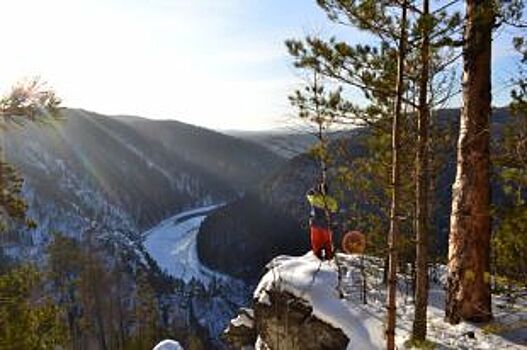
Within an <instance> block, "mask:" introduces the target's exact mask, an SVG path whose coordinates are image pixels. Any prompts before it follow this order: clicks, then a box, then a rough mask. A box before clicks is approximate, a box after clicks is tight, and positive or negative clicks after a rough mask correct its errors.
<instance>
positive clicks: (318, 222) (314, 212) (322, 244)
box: [306, 183, 338, 260]
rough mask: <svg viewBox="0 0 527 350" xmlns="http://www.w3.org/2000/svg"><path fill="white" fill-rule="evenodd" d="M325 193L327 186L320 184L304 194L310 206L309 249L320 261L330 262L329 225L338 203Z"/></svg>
mask: <svg viewBox="0 0 527 350" xmlns="http://www.w3.org/2000/svg"><path fill="white" fill-rule="evenodd" d="M327 192H328V188H327V186H326V185H325V184H323V183H322V184H319V185H318V186H316V187H314V188H312V189H310V190H309V191H308V192H307V194H306V196H307V200H308V202H309V204H310V205H311V212H310V215H309V229H310V235H311V249H312V250H313V254H315V255H316V256H317V257H318V258H319V259H320V260H331V259H332V258H333V253H334V252H333V241H332V235H333V234H332V232H331V229H330V225H331V217H332V215H333V214H334V213H336V212H337V209H338V203H337V201H336V200H335V198H333V197H331V196H329V195H328V194H327Z"/></svg>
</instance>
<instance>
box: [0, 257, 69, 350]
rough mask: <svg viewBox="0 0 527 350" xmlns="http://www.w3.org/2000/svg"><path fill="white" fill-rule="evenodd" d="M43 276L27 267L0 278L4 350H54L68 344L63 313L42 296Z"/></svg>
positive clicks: (0, 336) (0, 338)
mask: <svg viewBox="0 0 527 350" xmlns="http://www.w3.org/2000/svg"><path fill="white" fill-rule="evenodd" d="M42 277H43V276H42V274H41V273H40V272H39V271H38V270H37V269H36V268H35V267H33V266H30V265H23V266H20V267H17V268H15V269H13V270H11V271H10V272H8V273H6V274H3V275H0V348H1V349H12V350H40V349H52V348H54V347H55V346H62V345H64V344H66V342H67V330H66V327H65V324H64V322H63V319H62V310H61V309H60V307H58V306H56V305H55V303H54V302H53V300H51V299H50V298H49V297H46V296H44V295H42V292H43V288H44V283H43V278H42Z"/></svg>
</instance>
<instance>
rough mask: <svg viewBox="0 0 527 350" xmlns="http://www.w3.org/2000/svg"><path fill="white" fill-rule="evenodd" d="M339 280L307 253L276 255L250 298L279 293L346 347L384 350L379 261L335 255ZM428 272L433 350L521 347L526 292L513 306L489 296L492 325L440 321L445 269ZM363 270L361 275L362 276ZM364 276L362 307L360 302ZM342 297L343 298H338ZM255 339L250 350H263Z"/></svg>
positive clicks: (401, 287)
mask: <svg viewBox="0 0 527 350" xmlns="http://www.w3.org/2000/svg"><path fill="white" fill-rule="evenodd" d="M338 261H339V264H340V269H341V273H342V281H341V284H340V286H339V287H338V286H337V285H338V273H337V266H336V264H335V263H334V262H333V261H331V262H320V261H319V260H318V259H317V258H316V257H315V256H314V255H313V254H312V253H307V254H306V255H304V256H301V257H289V256H279V257H277V258H275V259H274V260H273V261H271V262H270V263H269V265H268V269H269V271H268V272H267V273H266V274H265V276H264V277H263V278H262V280H261V281H260V284H259V285H258V287H257V289H256V290H255V292H254V298H255V299H256V300H258V301H259V302H262V303H269V298H268V294H267V293H266V291H268V290H271V289H273V288H279V289H281V290H285V291H287V292H289V293H291V294H293V295H295V296H297V297H299V298H302V299H304V300H306V301H308V302H309V303H310V305H311V306H312V307H313V314H314V315H315V316H316V317H318V318H319V319H321V320H323V321H325V322H327V323H328V324H331V325H332V326H334V327H337V328H340V329H342V330H343V332H344V333H345V334H346V335H347V336H348V338H349V339H350V340H351V341H350V344H349V346H348V349H384V348H385V335H384V332H385V328H384V320H385V317H386V307H385V303H386V287H385V286H384V284H383V283H382V279H383V261H382V260H380V259H377V258H373V257H369V256H365V257H359V256H350V255H344V254H339V255H338ZM432 270H433V271H431V276H430V277H431V278H430V281H431V282H430V292H429V306H428V313H427V316H428V340H430V341H432V342H433V343H434V346H435V349H493V350H498V349H527V291H525V292H524V293H523V294H521V293H520V294H519V296H517V297H515V299H514V304H511V303H509V302H507V297H506V296H504V295H493V310H494V321H493V322H491V323H490V324H487V325H477V324H471V323H466V322H462V323H460V324H459V325H456V326H452V325H450V324H448V323H445V322H444V300H445V290H444V285H443V283H442V282H444V280H445V274H446V268H445V267H444V266H437V267H435V268H434V269H432ZM363 272H364V273H363ZM363 276H366V281H365V282H366V283H365V285H366V296H367V303H366V304H364V302H363V300H362V296H363V293H362V287H363V285H364V281H363ZM410 280H411V278H410V276H409V275H405V274H402V273H401V274H399V276H398V286H397V288H398V290H397V329H396V343H397V348H398V349H404V348H405V346H404V343H405V342H406V341H407V340H408V339H409V338H410V334H411V330H412V322H413V315H414V305H413V297H412V295H411V294H412V293H411V284H410ZM339 294H342V295H343V298H340V297H339ZM262 343H263V342H262V341H261V340H260V343H257V344H256V346H255V348H256V349H265V345H264V344H262Z"/></svg>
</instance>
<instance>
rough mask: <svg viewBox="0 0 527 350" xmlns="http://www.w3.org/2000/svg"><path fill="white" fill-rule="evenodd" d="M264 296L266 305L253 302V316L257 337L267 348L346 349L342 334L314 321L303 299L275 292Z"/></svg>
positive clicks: (286, 293)
mask: <svg viewBox="0 0 527 350" xmlns="http://www.w3.org/2000/svg"><path fill="white" fill-rule="evenodd" d="M268 296H269V303H261V302H255V304H254V314H255V324H256V330H257V333H258V336H259V337H260V339H261V341H262V342H264V343H265V344H266V345H267V346H268V347H269V348H270V349H288V350H297V349H298V350H310V349H312V350H323V349H328V350H330V349H331V350H338V349H346V347H347V345H348V343H349V339H348V337H347V336H346V335H345V334H344V333H343V331H342V330H340V329H337V328H335V327H333V326H331V325H329V324H328V323H326V322H323V321H322V320H320V319H319V318H317V317H316V316H315V315H314V314H313V308H312V307H311V306H310V305H309V304H308V303H307V302H306V301H305V300H302V299H300V298H297V297H295V296H294V295H292V294H290V293H288V292H285V291H279V290H273V291H269V292H268Z"/></svg>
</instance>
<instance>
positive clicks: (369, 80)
mask: <svg viewBox="0 0 527 350" xmlns="http://www.w3.org/2000/svg"><path fill="white" fill-rule="evenodd" d="M318 4H319V5H320V6H321V7H322V8H323V9H324V10H325V11H326V12H327V14H328V16H329V18H330V19H332V20H334V21H335V22H338V23H344V24H348V25H351V26H354V27H357V28H359V29H361V30H365V31H368V32H370V33H371V34H374V35H375V36H376V37H377V39H378V43H377V45H372V46H370V45H356V46H354V47H352V46H350V45H348V44H347V43H345V42H338V41H336V40H335V39H334V38H331V39H330V40H329V41H324V40H321V39H318V38H313V37H308V38H307V39H306V40H305V41H304V42H301V41H295V40H290V41H288V42H287V46H288V48H289V52H290V53H291V55H292V56H293V57H295V65H296V66H297V67H299V68H311V69H315V70H316V71H318V72H320V74H322V75H323V76H325V77H327V78H330V79H332V80H333V81H334V82H335V83H337V84H342V85H343V86H344V87H345V89H344V91H346V90H348V89H350V88H358V89H360V90H361V91H362V92H363V93H364V96H365V97H366V99H367V100H369V102H370V103H369V104H368V105H367V106H365V107H364V106H359V105H358V104H353V103H351V102H349V101H346V100H344V102H342V101H341V102H340V103H339V104H338V107H339V110H338V111H337V112H336V113H335V115H336V118H335V119H336V122H340V123H342V124H355V125H368V126H370V127H371V128H372V130H374V131H372V133H377V134H378V135H386V134H388V135H390V136H391V137H392V142H391V146H390V148H391V149H390V151H391V152H390V154H391V156H392V159H391V161H390V163H391V165H390V172H392V178H391V179H388V180H386V181H387V185H385V186H382V188H384V189H388V190H389V191H392V192H391V193H390V194H389V197H390V198H391V199H392V208H390V209H387V211H388V210H389V211H390V215H389V222H390V242H389V243H390V247H389V249H388V253H389V254H390V255H391V257H392V259H391V261H392V263H391V264H390V268H391V270H390V274H391V276H394V275H395V270H396V269H397V265H398V264H397V263H396V260H397V259H395V252H396V250H399V251H403V250H404V251H407V250H408V247H409V244H408V243H407V244H406V246H404V245H403V242H405V241H406V242H410V241H411V238H410V237H408V236H407V237H404V238H405V239H404V240H403V239H402V237H399V235H397V233H398V232H399V231H400V225H408V223H410V222H411V220H404V221H405V222H400V221H401V220H400V219H401V218H407V219H408V218H411V217H413V215H414V211H415V209H414V210H411V212H412V213H410V214H409V215H404V212H403V211H406V210H407V209H408V208H413V205H414V204H415V205H419V206H421V204H426V200H425V199H424V198H423V197H422V195H423V192H422V191H421V200H420V201H418V202H417V203H416V201H415V200H414V201H410V202H413V203H414V204H410V205H407V204H404V203H403V202H405V203H407V201H406V200H405V201H402V196H403V195H406V193H407V192H408V193H410V192H413V191H414V190H415V189H416V186H415V185H414V190H409V189H408V188H407V186H406V184H407V183H409V182H407V181H406V180H407V179H408V177H406V178H405V179H404V180H402V179H401V177H400V176H399V175H398V174H399V173H400V172H401V171H406V172H407V171H408V170H409V169H408V167H407V166H406V165H405V164H404V163H406V161H407V160H406V159H405V156H404V155H403V154H408V152H402V149H403V148H404V149H405V151H406V149H415V148H414V147H415V141H413V140H412V137H411V135H412V134H414V135H416V134H415V131H414V130H415V126H414V125H415V123H414V122H413V121H412V120H411V118H410V113H409V112H408V108H412V109H414V113H415V110H419V107H420V111H421V112H424V114H423V113H421V115H426V118H427V115H428V114H429V112H428V111H429V110H431V108H432V107H433V100H434V99H433V98H431V97H430V96H429V94H428V93H427V91H423V93H422V98H421V101H420V102H421V104H419V103H418V102H415V98H414V97H415V96H418V95H419V93H420V90H423V88H422V87H423V86H424V87H426V88H427V87H428V86H429V85H431V84H432V81H433V77H434V76H435V75H439V74H441V72H442V71H443V70H444V69H445V68H446V67H447V66H448V65H449V64H450V63H451V62H450V59H449V61H445V60H443V59H440V58H439V57H440V56H441V55H440V53H439V52H440V50H441V48H443V47H445V46H453V45H455V44H456V42H455V38H456V36H455V34H456V33H457V31H458V30H459V16H458V15H457V14H453V15H448V14H447V12H446V11H445V8H446V7H445V8H442V9H439V10H437V11H436V12H435V13H434V16H428V15H426V13H425V14H424V13H423V11H421V10H420V9H417V8H416V7H415V3H414V2H412V1H407V2H401V1H338V0H325V1H324V0H319V1H318ZM404 8H406V11H407V12H410V13H411V15H412V16H411V19H408V24H407V25H406V26H403V27H407V29H405V30H401V25H402V24H404V23H405V21H401V16H400V14H401V13H402V12H404V11H403V9H404ZM394 9H395V11H394ZM398 14H399V15H398ZM408 17H409V16H408ZM416 17H417V20H415V18H416ZM432 28H433V30H432ZM424 34H428V35H424ZM427 37H428V38H429V40H426V38H427ZM401 39H405V40H402V41H403V42H405V41H406V45H405V46H408V50H404V51H408V52H407V54H405V55H404V59H403V60H400V62H399V63H401V64H402V66H404V65H405V62H407V64H406V67H407V68H406V69H399V72H401V73H402V74H400V75H398V74H397V72H398V69H397V68H398V66H397V65H396V64H395V63H396V62H397V57H399V56H400V53H401V50H400V46H399V45H400V43H401ZM427 42H428V44H427ZM427 45H428V46H433V49H430V50H428V49H427V47H426V46H427ZM418 47H422V48H423V49H422V52H424V53H425V55H424V57H425V61H424V62H423V59H422V56H419V55H417V56H416V55H415V54H413V49H414V48H418ZM452 61H453V60H452ZM410 62H411V63H410ZM427 65H428V67H429V68H428V67H427ZM414 67H421V68H419V69H415V68H414ZM399 68H401V65H399ZM423 69H424V70H426V71H427V73H428V71H429V70H430V74H429V75H428V74H427V75H423V74H422V72H423ZM398 78H401V79H402V80H400V79H398ZM398 83H400V84H398ZM396 86H398V87H399V89H397V88H396ZM341 91H342V90H341ZM449 96H450V94H449V93H447V94H446V95H445V96H443V97H442V98H445V99H447V98H448V97H449ZM397 97H399V98H398V100H399V103H394V101H395V100H397ZM398 105H400V111H398V112H396V111H397V109H398V108H396V106H398ZM395 115H398V118H394V116H395ZM395 119H397V120H395ZM394 120H395V123H393V124H395V125H392V127H390V124H392V122H393V121H394ZM393 126H395V127H393ZM421 126H422V127H423V128H422V130H425V128H428V123H427V120H425V122H424V123H422V124H421ZM426 130H427V129H426ZM421 135H422V134H421ZM414 138H415V137H414ZM377 143H378V142H377ZM426 143H427V140H426V138H425V140H424V141H423V142H422V144H424V145H426ZM412 144H413V145H414V146H411V145H412ZM386 145H390V143H385V144H384V146H386ZM423 149H424V150H426V147H425V148H421V150H423ZM377 151H379V150H377ZM421 154H422V157H421V158H420V161H423V160H424V159H425V158H426V157H427V156H428V155H427V154H424V153H421ZM368 163H369V164H371V162H369V161H368V160H366V161H365V162H364V164H365V165H366V166H369V165H367V164H368ZM384 163H386V161H384ZM420 165H421V168H420V169H423V170H426V168H427V167H425V168H423V167H422V162H421V163H420ZM369 170H370V171H369V173H370V174H371V168H370V169H369ZM339 171H340V173H341V177H342V178H344V179H349V178H350V177H351V176H356V175H354V174H356V173H357V172H356V171H355V172H354V171H346V170H342V169H339ZM350 173H351V176H349V175H350ZM410 173H411V174H413V172H410ZM359 176H360V175H359ZM412 176H414V175H412ZM352 181H353V180H352ZM367 183H368V181H367V180H366V181H363V182H362V184H363V185H366V184H367ZM425 187H428V183H427V181H424V182H422V186H419V189H420V190H421V189H422V188H425ZM425 194H426V193H425ZM377 196H378V195H377ZM381 207H383V204H381ZM424 208H425V209H424V210H423V209H422V210H420V211H419V215H420V217H421V225H420V230H421V233H423V231H422V228H423V226H424V224H426V222H425V220H424V219H426V220H428V212H427V209H426V206H425V207H424ZM409 226H410V227H411V224H410V225H409ZM412 230H413V229H412V228H410V229H409V230H408V231H410V232H411V231H412ZM393 233H395V236H396V239H393V236H394V235H393ZM424 236H426V234H424ZM426 241H427V240H426V237H424V238H423V239H420V242H421V245H420V248H419V249H420V254H419V255H420V261H419V269H420V271H424V272H422V273H421V277H422V276H423V273H424V274H425V275H426V274H427V266H426V263H427V256H426V250H424V251H423V249H422V248H423V244H427V242H426ZM423 266H424V267H423ZM425 278H426V277H425ZM390 282H391V284H392V285H395V282H394V281H393V278H392V279H391V280H390ZM419 282H420V284H421V286H423V285H424V286H425V288H424V289H425V290H423V288H421V289H420V293H419V295H420V298H419V299H420V303H419V307H420V312H421V313H420V314H423V312H422V309H423V305H424V308H425V311H424V314H425V315H426V300H424V303H423V298H422V296H423V294H426V293H427V286H426V281H425V282H424V283H423V278H420V281H419ZM394 292H395V288H393V287H392V288H389V293H388V294H389V297H388V299H389V303H388V309H389V313H390V316H393V314H392V313H393V312H394V307H393V308H392V303H394V301H395V296H394V295H392V293H394ZM392 319H393V317H391V318H390V320H392ZM418 321H421V325H418V327H417V328H418V332H420V333H421V334H423V333H424V332H423V326H422V321H423V317H420V320H418ZM425 321H426V320H425ZM391 323H392V322H389V324H390V325H389V327H388V328H389V333H390V332H392V328H393V327H392V324H391ZM418 323H419V322H418ZM424 330H426V328H424ZM391 337H392V336H391V335H390V338H391ZM419 337H422V335H421V336H419ZM392 343H393V341H391V342H390V344H389V346H392Z"/></svg>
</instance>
